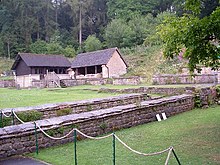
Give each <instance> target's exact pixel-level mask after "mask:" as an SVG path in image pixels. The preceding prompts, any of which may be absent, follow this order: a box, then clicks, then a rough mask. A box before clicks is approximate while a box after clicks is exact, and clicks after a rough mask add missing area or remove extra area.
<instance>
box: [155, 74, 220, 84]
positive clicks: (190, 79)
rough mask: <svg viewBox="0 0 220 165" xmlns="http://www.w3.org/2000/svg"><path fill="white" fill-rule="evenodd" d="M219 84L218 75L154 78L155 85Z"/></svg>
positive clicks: (158, 76) (161, 76)
mask: <svg viewBox="0 0 220 165" xmlns="http://www.w3.org/2000/svg"><path fill="white" fill-rule="evenodd" d="M216 82H218V75H217V74H197V75H195V76H192V75H190V74H161V75H154V76H153V84H155V85H166V84H207V83H208V84H210V83H216Z"/></svg>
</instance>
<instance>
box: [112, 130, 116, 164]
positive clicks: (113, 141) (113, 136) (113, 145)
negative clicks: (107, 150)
mask: <svg viewBox="0 0 220 165" xmlns="http://www.w3.org/2000/svg"><path fill="white" fill-rule="evenodd" d="M112 149H113V150H112V151H113V153H112V154H113V155H112V156H113V157H112V163H113V165H115V133H113V134H112Z"/></svg>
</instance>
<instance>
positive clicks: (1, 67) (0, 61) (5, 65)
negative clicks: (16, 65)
mask: <svg viewBox="0 0 220 165" xmlns="http://www.w3.org/2000/svg"><path fill="white" fill-rule="evenodd" d="M13 62H14V60H12V59H7V58H0V74H1V73H3V72H4V71H9V70H11V66H12V64H13Z"/></svg>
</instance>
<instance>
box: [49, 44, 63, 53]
mask: <svg viewBox="0 0 220 165" xmlns="http://www.w3.org/2000/svg"><path fill="white" fill-rule="evenodd" d="M47 54H64V49H63V48H62V46H61V45H60V44H59V43H56V42H52V43H48V44H47Z"/></svg>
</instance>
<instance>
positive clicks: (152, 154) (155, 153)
mask: <svg viewBox="0 0 220 165" xmlns="http://www.w3.org/2000/svg"><path fill="white" fill-rule="evenodd" d="M114 136H115V138H116V139H117V140H118V141H119V142H120V143H121V144H123V145H124V146H125V147H126V148H128V149H129V150H130V151H132V152H134V153H136V154H139V155H143V156H154V155H159V154H162V153H164V152H167V151H169V150H170V147H169V148H167V149H165V150H163V151H159V152H154V153H147V154H146V153H142V152H139V151H136V150H134V149H132V148H131V147H129V146H128V145H127V144H125V143H124V142H123V141H122V140H121V139H119V137H118V136H117V135H114Z"/></svg>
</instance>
